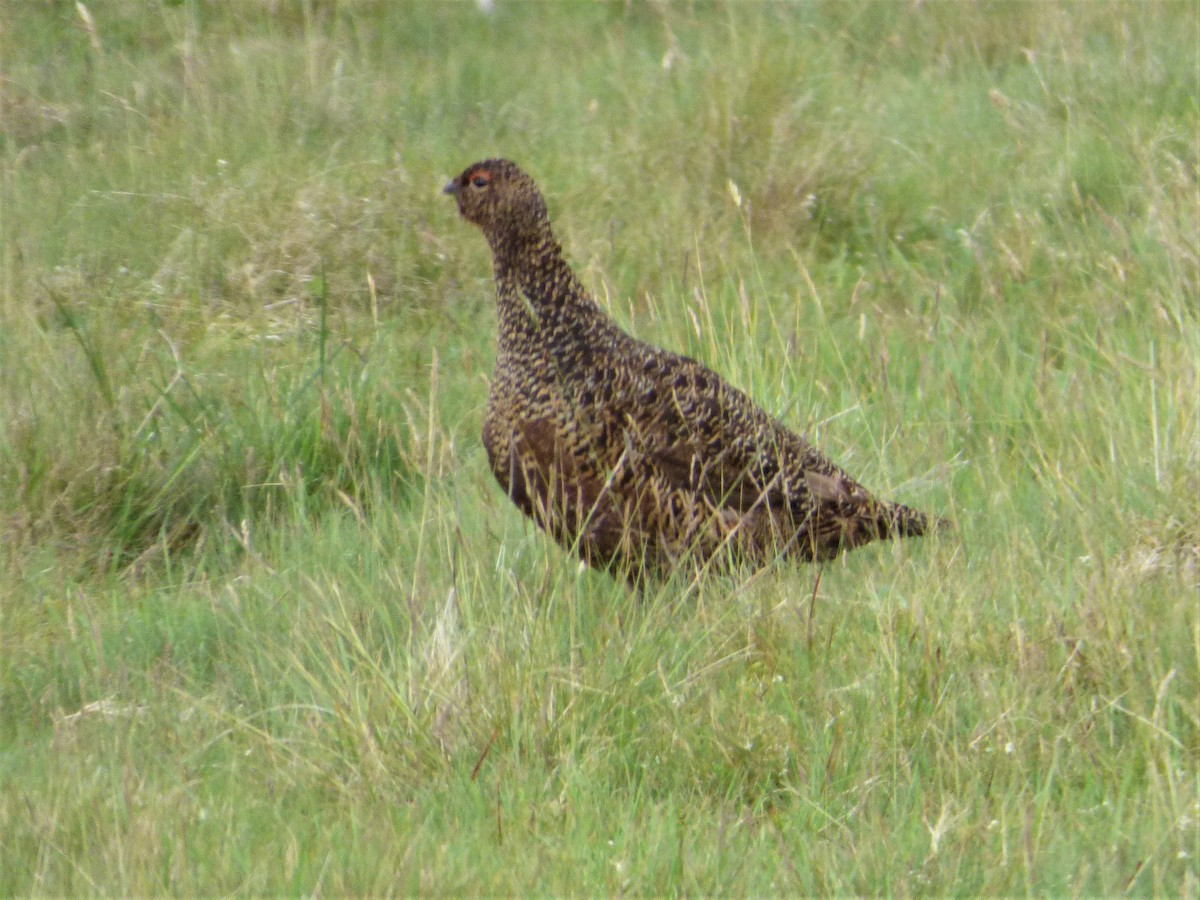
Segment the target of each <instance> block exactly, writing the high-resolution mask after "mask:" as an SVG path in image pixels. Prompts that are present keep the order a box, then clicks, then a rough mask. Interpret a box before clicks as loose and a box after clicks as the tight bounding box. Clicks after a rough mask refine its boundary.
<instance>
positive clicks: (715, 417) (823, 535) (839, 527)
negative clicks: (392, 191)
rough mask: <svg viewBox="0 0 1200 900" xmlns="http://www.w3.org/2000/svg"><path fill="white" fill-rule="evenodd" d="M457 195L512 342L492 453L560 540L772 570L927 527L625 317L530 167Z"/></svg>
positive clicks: (454, 184) (461, 185)
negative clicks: (604, 304)
mask: <svg viewBox="0 0 1200 900" xmlns="http://www.w3.org/2000/svg"><path fill="white" fill-rule="evenodd" d="M445 193H447V194H452V195H453V196H454V198H455V200H456V201H457V202H458V211H459V212H460V213H461V214H462V216H463V218H465V219H466V220H467V221H469V222H472V223H473V224H475V225H478V226H479V228H480V229H481V230H482V231H483V234H484V236H485V237H486V238H487V241H488V244H489V245H490V246H491V249H492V265H493V270H494V274H495V279H496V302H497V307H498V310H499V332H500V339H499V352H498V355H497V358H496V368H495V371H494V372H493V373H492V383H491V394H490V396H489V397H488V405H487V413H486V415H485V417H484V423H483V443H484V445H485V446H486V448H487V454H488V459H489V460H490V462H491V467H492V471H493V472H494V473H495V475H496V478H497V480H499V482H500V485H501V487H503V488H504V490H505V492H506V493H507V494H508V496H509V497H510V498H512V500H513V502H514V503H516V504H517V506H518V507H520V509H521V511H522V512H524V513H525V514H526V515H527V516H529V517H530V518H532V519H533V520H534V521H535V522H536V523H537V524H538V525H539V526H541V527H542V528H544V529H546V530H547V531H548V532H550V534H552V535H553V536H554V538H555V539H556V540H557V541H558V542H559V543H560V544H562V545H563V546H565V547H567V548H569V549H571V550H573V551H574V552H576V553H578V554H579V556H580V557H582V558H583V559H584V560H585V561H586V562H587V563H589V564H591V565H593V566H597V567H601V568H604V567H612V568H614V569H616V570H617V571H619V572H622V573H623V574H624V575H626V577H629V578H630V579H632V580H633V581H635V582H636V581H641V580H642V579H643V578H645V577H647V576H650V577H654V576H661V575H664V574H666V572H667V571H668V570H670V569H671V568H673V567H674V566H675V565H676V564H678V563H679V562H681V561H683V560H685V559H687V560H691V561H693V562H695V563H700V564H703V563H705V562H707V561H708V560H709V559H711V558H712V557H713V556H714V555H716V554H718V553H724V552H725V548H728V552H729V554H730V556H731V557H732V558H734V559H742V560H745V561H747V562H749V563H751V564H753V565H764V564H766V563H768V562H770V561H771V560H773V559H774V558H776V557H778V556H792V557H798V558H800V559H804V560H826V559H831V558H832V557H834V556H836V555H837V554H838V553H839V552H841V551H843V550H849V549H852V548H854V547H858V546H860V545H862V544H865V543H867V542H868V541H872V540H876V539H880V538H887V537H908V536H915V535H921V534H924V533H925V531H926V529H927V527H928V526H929V522H928V521H927V519H926V517H925V516H924V515H922V514H921V513H919V512H917V511H916V510H913V509H910V508H909V507H907V506H903V505H900V504H895V503H887V502H884V501H880V500H877V499H875V498H874V497H872V496H871V495H870V494H869V493H868V492H867V491H866V490H865V489H864V488H863V487H862V486H861V485H859V484H858V483H856V482H855V481H854V480H853V479H851V478H850V477H849V476H848V475H846V473H845V472H843V471H842V470H841V469H840V468H838V467H837V466H836V465H834V464H833V463H832V462H830V461H829V460H828V459H826V458H825V457H824V456H822V455H821V454H820V453H819V452H818V451H817V450H816V449H815V448H813V446H812V445H811V444H809V443H808V441H806V440H805V439H804V438H802V437H800V436H799V435H797V434H795V433H793V432H791V431H789V430H788V429H787V428H785V427H784V426H783V425H782V424H781V423H780V422H778V421H776V420H775V419H774V418H772V417H771V416H769V415H768V414H767V413H765V412H763V411H762V410H761V409H759V408H758V407H757V406H756V405H755V404H754V402H753V401H752V400H751V399H750V398H749V397H748V396H746V395H745V394H744V393H742V392H741V391H739V390H738V389H737V388H734V387H732V386H731V385H729V384H728V383H727V382H726V381H725V380H724V379H722V378H721V377H720V376H719V375H717V374H716V373H715V372H713V371H711V370H710V369H708V368H706V367H705V366H702V365H701V364H700V363H698V362H696V361H695V360H692V359H688V358H687V357H684V356H679V355H677V354H675V353H671V352H668V351H666V350H660V349H658V348H657V347H652V346H650V345H649V344H646V343H643V342H642V341H639V340H636V339H635V338H633V337H630V336H629V335H628V334H626V333H625V332H623V331H622V330H621V329H620V328H618V327H617V325H616V323H615V322H613V321H612V319H610V318H609V317H608V316H607V315H606V314H605V313H604V311H603V310H602V309H601V308H600V307H599V306H598V305H597V304H596V302H595V301H594V300H593V299H592V298H591V297H590V296H589V295H588V292H587V291H586V290H585V289H584V287H583V285H582V284H581V283H580V282H579V279H578V278H576V276H575V273H574V272H573V271H571V268H570V266H569V265H568V264H567V261H566V260H565V259H564V258H563V252H562V247H561V246H560V245H559V243H558V241H557V240H556V239H555V237H554V232H553V231H552V230H551V228H550V220H549V217H548V215H547V212H546V203H545V200H543V199H542V195H541V192H540V191H538V188H537V185H536V184H534V182H533V179H532V178H530V177H529V176H528V175H526V174H525V173H524V172H523V171H522V170H521V169H520V168H518V167H517V166H516V165H515V164H514V163H511V162H509V161H508V160H504V159H489V160H486V161H484V162H479V163H475V164H474V165H472V166H470V167H468V168H467V169H466V170H465V171H464V172H463V173H462V174H461V175H459V176H458V177H457V178H455V179H454V180H453V181H451V182H450V183H449V184H447V185H446V188H445Z"/></svg>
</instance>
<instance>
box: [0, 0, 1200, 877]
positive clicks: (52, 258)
mask: <svg viewBox="0 0 1200 900" xmlns="http://www.w3.org/2000/svg"><path fill="white" fill-rule="evenodd" d="M1198 28H1200V20H1198V19H1197V13H1196V8H1195V6H1194V5H1193V4H1184V3H1159V4H1136V5H1125V4H1065V5H1060V4H1051V3H1037V4H1035V3H1027V4H1011V3H1002V4H991V3H953V4H950V3H944V4H941V3H927V4H907V3H904V4H885V3H872V4H806V5H788V4H762V5H750V4H734V3H729V4H719V3H715V4H707V3H703V4H702V3H695V4H661V3H653V4H628V3H578V4H557V5H548V4H525V3H506V2H503V0H498V2H497V3H496V4H495V5H494V8H491V10H490V12H488V11H486V10H485V9H481V8H480V7H479V6H478V5H476V4H466V3H463V4H451V3H445V4H442V3H416V4H388V3H382V2H374V3H373V2H347V0H343V2H332V0H329V2H309V3H305V2H294V3H293V2H281V0H277V2H268V0H262V2H245V3H239V4H212V3H201V2H179V3H141V2H132V0H128V2H122V0H113V2H108V3H104V4H99V3H93V4H87V5H80V4H75V3H67V2H54V0H47V2H37V3H10V4H7V5H6V6H5V7H4V8H3V29H2V30H0V166H2V168H0V171H2V175H0V617H2V619H0V741H2V745H3V752H0V783H2V784H3V791H0V831H2V832H3V833H4V834H5V835H6V836H7V837H6V841H5V843H6V848H7V849H6V853H5V854H4V857H5V858H4V860H3V861H0V890H3V891H4V892H5V893H98V892H113V893H151V892H154V893H159V892H166V891H172V892H176V891H178V892H192V893H214V892H218V891H220V892H226V891H242V892H253V893H266V892H270V893H301V892H303V893H311V892H315V891H319V890H326V891H337V892H343V893H344V892H354V893H366V892H384V891H394V892H416V891H426V892H439V893H441V892H448V891H454V890H458V891H467V892H471V893H483V892H505V893H525V892H529V891H535V890H536V891H541V892H562V891H566V890H579V889H581V888H582V889H584V890H587V891H605V892H623V891H633V892H637V893H662V892H667V891H677V890H678V891H691V892H704V893H713V892H729V893H765V892H804V893H829V892H839V893H878V892H904V893H908V892H915V891H939V892H941V891H960V890H961V891H966V892H997V893H999V892H1004V893H1012V892H1020V891H1027V892H1034V891H1036V892H1054V893H1066V892H1079V893H1113V892H1117V891H1122V890H1130V891H1136V892H1145V893H1194V892H1195V889H1196V882H1197V874H1196V854H1197V840H1198V838H1197V821H1200V807H1198V806H1197V801H1196V759H1197V749H1198V746H1197V731H1198V726H1200V704H1198V702H1197V694H1198V692H1200V683H1198V682H1200V679H1198V678H1197V656H1198V653H1200V650H1198V648H1200V624H1198V619H1197V599H1198V598H1197V590H1198V588H1200V574H1198V572H1200V501H1198V499H1197V495H1198V493H1200V480H1198V478H1197V475H1196V473H1197V471H1198V467H1200V436H1198V431H1197V429H1198V427H1200V426H1198V422H1200V415H1198V411H1197V400H1196V397H1197V387H1198V386H1197V366H1198V363H1197V355H1198V353H1200V329H1198V327H1197V324H1198V323H1197V318H1198V305H1200V304H1198V295H1200V285H1198V281H1200V272H1198V261H1197V259H1198V252H1200V247H1198V244H1200V241H1198V238H1197V233H1198V231H1200V203H1198V200H1197V174H1198V166H1200V148H1198V139H1197V129H1198V126H1200V115H1198V101H1197V96H1198V94H1200V85H1198V84H1197V81H1198V80H1200V79H1198V76H1197V57H1196V41H1195V40H1187V39H1186V37H1187V35H1192V36H1193V37H1194V36H1196V35H1197V29H1198ZM495 154H503V155H506V156H509V157H511V158H513V159H516V160H517V161H518V162H520V163H521V164H522V165H523V166H524V167H525V168H526V169H527V170H529V171H530V172H531V173H532V174H533V175H534V177H535V178H536V179H537V180H538V181H539V183H540V184H541V185H542V187H543V189H544V191H545V192H546V194H547V199H548V202H549V204H550V209H551V214H552V217H553V218H554V221H555V223H556V227H557V230H558V232H559V234H560V236H561V238H562V239H563V241H564V244H565V245H566V247H567V250H568V253H569V255H570V256H571V258H572V259H573V260H574V262H575V264H576V266H577V268H578V269H579V271H580V273H581V275H582V276H583V278H584V281H585V283H587V284H588V285H589V286H590V287H591V288H592V289H593V290H594V291H595V292H596V294H597V297H598V298H599V299H600V301H601V302H602V303H603V304H605V305H606V306H607V307H608V308H609V309H610V310H611V311H612V313H613V315H614V316H615V317H616V318H617V319H618V320H619V321H621V322H622V323H623V324H624V325H626V326H627V327H629V328H630V329H631V330H632V331H633V332H634V333H636V334H637V335H638V336H639V337H643V338H646V339H648V340H652V341H654V342H656V343H660V344H663V345H665V346H668V347H671V348H673V349H676V350H681V351H685V352H688V353H690V354H693V355H696V356H699V357H700V358H702V359H704V360H705V361H706V362H708V363H709V364H711V365H713V366H714V367H716V368H718V369H719V370H720V371H722V372H723V373H724V374H726V375H727V376H728V377H730V378H731V379H732V380H733V381H734V382H735V383H737V384H738V385H739V386H741V387H743V388H746V389H747V390H749V391H750V392H751V393H752V394H753V395H754V396H755V397H756V398H757V399H759V400H760V401H761V402H762V403H763V404H764V405H765V406H767V407H768V408H770V409H772V410H775V411H777V412H778V413H779V414H780V415H781V416H782V417H783V418H784V419H785V420H786V421H787V422H788V423H789V424H791V425H793V426H794V427H796V428H799V429H804V430H807V431H809V432H810V433H812V434H813V435H814V436H815V437H816V438H817V439H818V440H819V441H820V442H821V443H822V444H823V445H824V446H825V447H826V448H827V450H828V451H829V452H830V454H831V455H832V456H833V457H834V458H835V459H837V460H838V461H839V462H842V463H843V464H845V465H846V466H847V467H848V468H850V469H851V470H852V471H854V472H855V473H856V474H858V475H861V477H862V478H863V480H864V481H865V483H867V484H869V485H870V486H872V487H875V488H877V489H879V490H880V491H881V492H883V493H885V494H886V495H888V496H894V497H896V499H901V500H904V501H906V502H911V503H913V504H914V505H916V506H919V507H922V508H926V509H929V510H932V511H935V512H939V513H942V514H946V515H948V516H950V517H952V518H953V519H955V521H956V522H957V524H958V528H959V531H958V534H956V535H955V536H953V537H948V538H945V539H938V540H929V541H926V542H924V543H913V544H907V545H900V546H896V547H877V548H873V549H871V550H864V551H861V552H859V553H856V554H853V555H851V556H850V557H847V558H846V559H845V560H844V561H840V562H838V563H836V564H834V565H831V566H829V567H827V568H826V571H825V575H824V578H823V579H822V582H821V585H820V591H819V595H818V599H817V603H816V609H815V615H814V617H813V631H812V632H811V633H810V629H809V624H808V614H809V610H808V606H809V603H810V599H811V597H812V594H813V579H814V576H815V570H814V569H811V568H808V569H806V568H781V569H780V570H778V571H771V572H768V573H766V574H764V575H762V576H760V577H758V578H755V579H746V578H743V577H731V578H725V579H710V580H709V581H707V582H704V583H701V584H685V583H679V584H674V583H673V584H670V585H667V586H665V587H664V588H663V589H662V590H661V591H659V592H658V593H657V594H656V595H654V596H651V597H645V598H636V597H631V596H628V595H627V594H626V593H625V591H624V589H623V588H622V587H621V586H619V585H615V584H613V583H612V582H611V581H610V580H608V579H607V578H606V577H605V576H603V575H602V574H597V573H579V572H578V571H577V568H576V566H575V564H574V563H572V562H571V560H569V559H568V558H566V557H565V556H564V555H563V554H561V553H560V552H559V551H558V550H557V548H555V547H554V546H553V545H551V544H549V543H548V542H546V541H545V540H544V539H543V538H542V537H541V536H539V535H537V534H536V533H534V532H532V531H531V530H530V529H529V528H528V526H526V525H525V524H524V523H523V522H522V521H521V519H520V517H519V514H518V513H517V512H516V511H515V510H513V509H512V508H510V506H509V505H508V504H507V502H506V501H505V500H504V498H503V497H502V496H500V494H499V491H498V490H497V489H496V488H495V487H494V485H493V484H492V482H491V477H490V475H489V474H488V472H487V469H486V465H485V461H484V459H483V455H482V451H481V448H480V447H479V441H478V437H477V435H478V429H479V421H480V416H481V413H482V406H483V402H484V398H485V396H486V377H487V373H488V371H489V369H490V365H491V359H492V355H493V349H492V341H493V330H494V325H493V322H494V320H493V318H492V312H491V308H492V300H491V284H490V269H489V262H488V256H487V251H486V248H485V246H484V244H483V242H482V241H481V240H480V239H479V236H478V235H477V234H475V233H474V232H473V230H472V229H470V228H469V227H468V226H466V225H464V224H463V223H461V222H459V221H457V220H456V217H455V214H454V212H453V209H452V207H451V205H450V204H448V203H447V202H446V201H445V198H443V197H441V196H439V193H438V191H439V189H440V186H441V185H442V184H443V183H444V182H445V180H446V179H447V178H448V177H449V176H451V175H453V174H455V173H456V172H458V171H459V170H461V168H462V167H464V166H465V165H467V164H468V163H470V162H472V161H474V160H476V159H479V158H483V157H486V156H490V155H495Z"/></svg>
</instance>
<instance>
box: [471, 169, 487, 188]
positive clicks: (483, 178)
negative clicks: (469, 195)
mask: <svg viewBox="0 0 1200 900" xmlns="http://www.w3.org/2000/svg"><path fill="white" fill-rule="evenodd" d="M491 180H492V176H491V175H489V174H488V173H487V172H480V173H479V174H478V175H476V176H475V177H474V178H472V179H471V184H472V185H474V186H475V187H477V188H481V187H487V184H488V182H489V181H491Z"/></svg>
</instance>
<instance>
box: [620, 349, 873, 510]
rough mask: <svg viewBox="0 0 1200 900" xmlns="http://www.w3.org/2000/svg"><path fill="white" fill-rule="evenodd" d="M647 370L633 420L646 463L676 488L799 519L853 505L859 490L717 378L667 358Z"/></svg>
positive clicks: (723, 504)
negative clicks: (818, 508)
mask: <svg viewBox="0 0 1200 900" xmlns="http://www.w3.org/2000/svg"><path fill="white" fill-rule="evenodd" d="M651 362H652V363H653V364H654V366H653V367H652V366H651ZM644 369H645V370H646V371H644V375H645V376H646V378H645V385H644V386H642V388H641V396H642V398H643V402H642V403H640V404H639V405H638V407H637V409H636V410H635V413H634V414H633V415H632V416H631V419H632V420H633V425H634V426H635V428H636V433H637V442H638V444H639V446H640V447H641V448H642V451H643V455H644V458H645V459H646V461H647V463H648V464H649V465H651V466H652V467H653V468H654V469H655V470H657V472H658V473H659V474H660V475H661V476H662V477H663V478H665V479H666V480H667V481H668V482H669V483H670V484H672V485H674V486H675V487H678V488H680V489H684V490H688V491H691V492H694V493H697V494H699V495H700V496H702V497H703V498H704V499H705V500H706V501H707V502H709V503H710V504H712V505H713V507H714V508H724V509H729V510H732V511H736V512H746V511H748V510H749V509H751V508H753V507H756V506H759V507H761V506H763V505H766V506H769V507H771V508H774V509H780V510H782V509H785V508H786V509H790V510H791V511H792V515H793V516H794V517H797V518H805V517H807V515H808V514H809V512H810V511H811V509H812V506H813V503H814V501H817V502H819V501H821V500H825V501H827V502H840V501H843V500H849V499H850V498H851V497H852V495H853V493H854V489H855V488H857V485H855V484H854V483H853V482H852V481H849V479H847V478H845V476H844V475H843V474H842V473H841V472H840V470H838V469H837V467H836V466H833V465H832V464H831V463H828V462H827V461H826V460H824V459H823V458H822V457H821V456H820V455H819V454H817V453H816V451H815V450H813V448H812V447H811V446H810V445H809V444H808V442H807V441H805V440H804V439H803V438H802V437H800V436H799V435H797V434H794V433H793V432H791V431H789V430H787V429H786V428H784V427H783V425H781V424H780V423H778V422H776V421H775V420H774V419H772V418H771V417H770V416H768V415H767V414H766V413H765V412H763V411H762V410H761V409H759V408H758V407H757V406H755V405H754V402H753V401H752V400H751V399H750V398H749V397H748V396H746V395H745V394H744V393H742V392H741V391H739V390H737V389H736V388H734V387H732V386H731V385H729V384H728V383H726V382H725V381H724V380H723V379H722V378H721V377H720V376H719V375H717V374H716V373H714V372H712V371H711V370H709V369H707V368H705V367H704V366H702V365H701V364H699V363H697V362H695V361H694V360H690V359H686V358H684V357H677V356H674V355H672V354H666V353H661V355H659V354H656V355H655V357H653V358H652V360H649V361H648V362H647V364H646V365H645V366H644ZM822 464H823V465H822Z"/></svg>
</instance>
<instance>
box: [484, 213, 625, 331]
mask: <svg viewBox="0 0 1200 900" xmlns="http://www.w3.org/2000/svg"><path fill="white" fill-rule="evenodd" d="M491 244H492V262H493V267H494V270H495V276H496V297H497V306H498V313H499V319H500V321H499V325H500V348H501V349H502V350H505V349H509V350H513V349H520V348H522V347H526V346H530V345H532V344H534V343H544V342H547V341H554V340H561V339H562V338H563V337H564V336H565V335H569V334H574V333H576V332H579V331H580V327H579V326H581V325H583V324H584V323H586V322H589V321H591V320H592V319H595V318H597V317H600V318H602V317H603V313H601V311H600V308H599V307H598V306H596V303H595V301H593V300H592V298H591V297H590V296H589V295H588V292H587V291H586V290H585V289H584V287H583V284H582V283H581V282H580V281H579V279H578V278H577V277H576V276H575V273H574V272H573V271H572V270H571V267H570V266H569V265H568V264H567V261H566V259H565V258H564V257H563V252H562V247H561V246H560V245H559V243H558V241H557V240H555V238H554V235H553V234H551V233H549V231H547V232H546V233H543V234H541V235H538V236H537V237H536V238H535V239H533V240H520V239H510V240H507V241H505V240H501V241H491Z"/></svg>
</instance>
